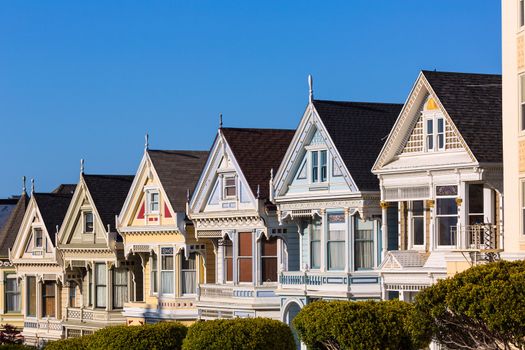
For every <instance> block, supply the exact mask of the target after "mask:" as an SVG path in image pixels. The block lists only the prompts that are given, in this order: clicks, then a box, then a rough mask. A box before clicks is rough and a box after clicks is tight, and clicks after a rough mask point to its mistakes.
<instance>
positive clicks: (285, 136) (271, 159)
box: [220, 128, 295, 198]
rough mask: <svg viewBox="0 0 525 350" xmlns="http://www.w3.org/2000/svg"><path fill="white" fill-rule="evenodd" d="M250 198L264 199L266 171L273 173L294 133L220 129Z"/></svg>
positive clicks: (268, 174)
mask: <svg viewBox="0 0 525 350" xmlns="http://www.w3.org/2000/svg"><path fill="white" fill-rule="evenodd" d="M220 132H221V133H222V135H223V136H224V138H225V139H226V142H227V143H228V146H229V147H230V149H231V150H232V152H233V154H234V156H235V159H236V160H237V163H238V164H239V166H240V168H241V171H242V173H243V175H244V177H245V178H246V181H248V184H249V186H250V188H251V190H252V193H253V194H254V195H256V194H257V187H258V186H259V193H260V198H268V196H269V182H270V170H271V169H273V170H274V171H277V169H278V168H279V165H280V164H281V161H282V159H283V157H284V154H285V153H286V150H287V149H288V146H289V145H290V142H291V141H292V138H293V136H294V134H295V130H288V129H251V128H221V129H220Z"/></svg>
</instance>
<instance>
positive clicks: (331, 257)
mask: <svg viewBox="0 0 525 350" xmlns="http://www.w3.org/2000/svg"><path fill="white" fill-rule="evenodd" d="M345 225H346V224H345V214H343V213H337V214H336V213H333V214H328V242H327V251H328V270H343V269H344V268H345V232H346V230H345Z"/></svg>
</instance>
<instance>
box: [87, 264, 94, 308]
mask: <svg viewBox="0 0 525 350" xmlns="http://www.w3.org/2000/svg"><path fill="white" fill-rule="evenodd" d="M88 280H89V281H88V283H89V290H88V305H89V306H93V270H89V271H88Z"/></svg>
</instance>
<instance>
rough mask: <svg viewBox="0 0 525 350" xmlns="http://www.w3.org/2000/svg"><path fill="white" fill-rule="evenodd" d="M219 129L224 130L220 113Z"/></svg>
mask: <svg viewBox="0 0 525 350" xmlns="http://www.w3.org/2000/svg"><path fill="white" fill-rule="evenodd" d="M219 129H222V113H219Z"/></svg>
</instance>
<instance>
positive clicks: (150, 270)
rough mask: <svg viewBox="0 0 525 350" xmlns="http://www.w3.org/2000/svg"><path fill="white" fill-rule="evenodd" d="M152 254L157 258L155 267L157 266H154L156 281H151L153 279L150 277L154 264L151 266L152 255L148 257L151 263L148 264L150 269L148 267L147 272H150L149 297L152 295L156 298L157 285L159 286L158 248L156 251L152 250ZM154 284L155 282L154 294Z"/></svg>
mask: <svg viewBox="0 0 525 350" xmlns="http://www.w3.org/2000/svg"><path fill="white" fill-rule="evenodd" d="M153 253H154V254H155V255H156V256H157V263H156V264H155V265H157V266H155V268H156V270H155V272H157V281H153V279H152V278H151V276H153V271H154V270H153V266H154V264H153V255H150V260H151V263H150V264H149V265H150V267H149V272H150V274H149V276H150V295H151V296H153V295H155V296H156V295H159V285H160V283H159V253H160V248H158V249H157V250H153ZM154 282H156V284H157V285H156V287H157V291H156V292H155V288H154V287H155V283H154Z"/></svg>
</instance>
